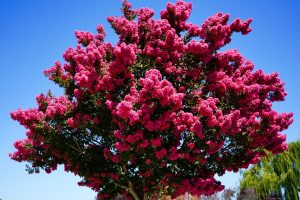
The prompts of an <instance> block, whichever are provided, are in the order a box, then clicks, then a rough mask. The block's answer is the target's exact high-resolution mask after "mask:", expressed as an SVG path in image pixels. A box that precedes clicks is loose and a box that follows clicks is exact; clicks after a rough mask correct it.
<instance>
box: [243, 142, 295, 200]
mask: <svg viewBox="0 0 300 200" xmlns="http://www.w3.org/2000/svg"><path fill="white" fill-rule="evenodd" d="M241 188H242V189H243V188H252V189H254V190H255V192H256V193H257V194H258V195H259V196H260V199H266V197H269V196H271V195H274V194H276V195H277V196H279V197H284V199H287V200H298V199H299V191H300V141H298V142H292V143H290V144H289V147H288V150H287V151H285V152H284V153H282V154H278V155H276V156H273V155H272V154H268V156H267V157H264V158H263V159H262V160H261V161H260V162H259V163H258V164H257V165H255V166H253V167H252V168H251V169H249V170H247V171H245V172H243V179H242V180H241Z"/></svg>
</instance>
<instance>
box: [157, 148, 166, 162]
mask: <svg viewBox="0 0 300 200" xmlns="http://www.w3.org/2000/svg"><path fill="white" fill-rule="evenodd" d="M166 154H167V150H166V149H165V148H162V149H160V150H158V151H156V153H155V156H156V158H157V159H158V160H161V159H163V158H164V157H165V156H166Z"/></svg>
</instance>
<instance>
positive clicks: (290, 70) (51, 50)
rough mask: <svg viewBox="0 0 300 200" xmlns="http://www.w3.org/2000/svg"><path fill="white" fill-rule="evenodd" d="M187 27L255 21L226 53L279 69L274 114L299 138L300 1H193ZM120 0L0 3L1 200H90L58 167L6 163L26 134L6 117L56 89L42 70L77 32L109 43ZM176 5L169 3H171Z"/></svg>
mask: <svg viewBox="0 0 300 200" xmlns="http://www.w3.org/2000/svg"><path fill="white" fill-rule="evenodd" d="M190 1H192V2H193V9H194V10H193V12H192V16H191V18H190V21H192V22H194V23H197V24H201V23H202V22H203V21H204V19H206V18H207V17H208V16H210V15H212V14H213V13H216V12H219V11H222V12H228V13H230V14H231V20H232V19H233V18H235V17H240V18H249V17H252V18H253V19H254V22H253V23H252V28H253V32H252V33H251V34H249V35H248V36H246V37H241V36H239V35H236V36H235V37H234V39H233V42H232V43H231V45H230V46H229V47H232V48H236V49H238V50H239V51H240V52H241V53H242V54H243V55H244V56H245V57H246V58H248V59H251V60H252V61H253V62H254V63H255V65H256V68H257V69H258V68H261V69H263V70H264V71H265V72H268V73H271V72H274V71H278V72H279V74H280V77H281V78H282V79H283V80H284V81H285V82H286V90H287V92H288V93H289V95H288V96H287V98H286V101H285V102H283V103H278V104H276V105H275V108H276V110H278V111H293V112H294V113H295V116H294V120H295V122H294V124H293V125H292V126H291V127H290V129H289V130H288V131H286V132H285V133H286V134H287V138H288V141H293V140H296V139H299V137H300V106H299V102H300V100H299V99H300V89H299V88H300V39H299V36H300V21H299V19H300V12H299V10H300V1H299V0H286V1H282V0H263V1H262V0H252V1H247V0H239V1H237V0H226V1H212V0H190ZM120 2H121V0H110V1H105V0H88V1H83V0H72V1H71V0H64V1H62V0H51V1H50V0H44V1H41V0H1V1H0V40H1V43H0V45H1V47H0V69H1V78H0V85H1V94H0V96H1V100H0V198H3V200H20V199H22V200H53V199H55V200H69V199H70V200H71V199H72V200H92V199H93V197H94V196H95V194H94V192H92V191H90V190H89V189H88V188H83V187H78V186H77V184H76V183H77V181H78V180H79V178H76V177H74V176H73V175H72V174H66V173H64V172H63V171H62V170H61V169H60V170H58V171H57V172H54V173H53V174H50V175H45V174H43V173H41V174H38V175H28V174H27V173H26V172H25V167H24V166H25V164H24V163H17V162H14V161H12V160H10V159H9V157H8V153H10V152H12V151H14V148H13V146H12V144H13V142H14V141H15V140H17V139H22V138H24V136H25V130H24V129H23V128H22V127H20V126H19V125H18V124H17V123H16V122H13V121H12V120H11V119H10V116H9V112H10V111H14V110H16V109H17V108H19V107H21V108H28V107H34V106H35V96H36V95H37V94H39V93H41V92H44V93H46V92H47V91H48V89H51V90H53V92H54V93H55V94H60V93H61V90H60V89H59V88H57V87H56V86H55V85H54V84H53V83H52V82H50V81H48V80H47V79H46V78H44V77H43V74H42V71H43V70H44V69H45V68H48V67H50V66H51V65H52V64H53V63H54V61H56V60H58V59H59V60H61V61H62V59H61V58H62V53H63V52H64V51H65V50H66V48H67V47H69V46H74V45H75V41H76V39H75V38H74V37H73V36H74V34H73V33H74V30H76V29H79V30H85V31H91V32H95V27H96V25H97V24H103V25H104V26H105V28H106V30H107V33H108V37H107V38H106V41H111V42H115V41H116V36H115V35H114V34H113V32H112V30H111V29H110V28H109V25H108V23H107V22H106V17H107V16H109V15H120V5H121V4H120ZM166 2H167V1H166V0H154V1H150V0H148V1H141V0H133V1H132V3H133V5H134V7H135V8H137V7H146V6H147V7H152V8H153V9H154V10H155V11H156V14H159V11H160V10H161V9H163V8H164V7H165V4H166ZM173 2H174V1H173ZM157 16H158V15H156V17H157ZM222 180H223V183H225V185H226V186H227V187H233V186H236V185H237V181H238V175H233V174H229V175H226V176H225V177H224V178H222Z"/></svg>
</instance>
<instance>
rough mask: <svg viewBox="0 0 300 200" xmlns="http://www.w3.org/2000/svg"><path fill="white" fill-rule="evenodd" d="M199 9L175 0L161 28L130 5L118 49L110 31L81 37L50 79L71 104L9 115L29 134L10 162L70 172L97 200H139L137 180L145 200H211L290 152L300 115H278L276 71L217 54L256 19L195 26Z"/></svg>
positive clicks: (232, 53) (119, 22) (61, 100)
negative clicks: (247, 171)
mask: <svg viewBox="0 0 300 200" xmlns="http://www.w3.org/2000/svg"><path fill="white" fill-rule="evenodd" d="M191 10H192V4H191V3H186V2H184V1H182V0H178V1H177V2H176V3H175V4H172V3H168V4H167V8H166V10H163V11H162V12H161V16H160V19H154V18H153V16H154V11H153V10H151V9H149V8H142V9H136V10H134V9H132V6H131V4H130V3H129V2H127V1H125V0H124V1H123V7H122V12H123V14H124V16H123V17H108V21H109V23H111V25H112V28H113V29H114V30H115V32H116V33H117V34H118V36H119V41H118V42H117V43H116V44H115V45H112V44H111V43H107V42H104V36H105V31H104V28H103V26H101V25H98V26H97V28H96V31H97V33H96V34H95V35H94V34H92V33H89V32H82V31H75V36H76V38H77V41H78V45H77V46H76V47H75V48H69V49H67V50H66V52H65V53H64V54H63V58H64V59H65V61H66V62H65V63H64V64H61V63H60V62H56V63H55V65H54V66H53V67H51V68H50V69H47V70H45V71H44V73H45V75H46V76H47V77H48V78H49V79H50V80H52V81H53V82H55V83H57V84H58V85H59V86H60V87H62V88H63V89H64V95H63V96H61V97H55V96H54V95H52V94H51V92H49V93H48V94H47V95H43V94H41V95H38V96H37V98H36V100H37V104H38V106H37V108H31V109H28V110H22V109H19V110H17V111H16V112H12V113H11V117H12V119H14V120H16V121H18V122H20V124H21V125H22V126H24V127H25V128H26V129H28V132H27V135H26V136H27V138H25V139H24V140H20V141H17V142H16V143H15V145H14V146H15V148H16V152H15V153H13V154H11V155H10V156H11V158H12V159H14V160H16V161H19V162H21V161H28V162H29V163H31V165H32V169H33V171H36V172H38V171H39V169H43V170H45V171H46V172H47V173H50V172H51V171H53V170H55V169H56V166H57V165H60V164H62V165H64V166H65V170H66V171H68V172H69V171H70V172H73V173H74V174H76V175H79V176H81V177H82V178H83V181H81V182H80V183H79V185H81V186H87V187H90V188H92V189H93V190H95V191H96V192H98V193H99V194H98V199H113V198H115V195H114V194H122V195H124V197H126V198H127V199H130V198H131V195H132V191H131V189H128V188H127V187H129V186H128V185H129V183H130V184H132V189H134V190H136V191H141V194H142V193H154V192H155V191H157V190H160V189H163V190H164V191H167V192H169V193H168V194H169V195H171V196H172V197H176V196H178V195H182V194H184V193H186V192H190V193H191V194H193V195H211V194H213V193H215V192H217V191H220V190H222V189H223V188H224V186H222V185H221V183H220V182H218V181H216V180H215V179H214V176H215V174H216V173H218V174H219V175H220V174H224V173H225V172H226V171H235V172H236V171H238V170H239V169H240V168H247V167H248V166H249V165H250V164H255V163H257V162H259V160H260V159H261V158H262V157H263V156H265V153H264V150H269V151H270V152H272V153H273V154H277V153H280V152H283V151H284V150H286V148H287V144H286V142H285V140H286V136H285V135H284V134H283V133H282V132H283V131H284V130H285V129H287V128H288V127H289V125H290V124H291V123H292V122H293V119H292V116H293V114H292V113H278V112H276V111H274V110H273V109H272V104H273V102H276V101H284V98H285V96H286V95H287V93H286V92H285V89H284V83H283V82H282V81H281V80H280V78H279V77H278V74H277V73H272V74H266V73H264V72H263V71H262V70H257V71H254V64H253V63H252V62H251V61H249V60H246V59H245V58H244V57H243V56H242V55H241V54H240V53H239V52H238V51H237V50H226V51H220V48H221V47H223V46H224V45H226V44H228V43H229V42H230V41H231V37H232V34H233V33H234V32H241V33H242V34H243V35H245V34H248V33H249V32H250V31H251V28H250V27H249V25H250V23H251V19H248V20H244V21H243V20H240V19H236V20H234V21H233V22H232V23H231V24H228V21H229V14H223V13H217V14H215V15H213V16H212V17H209V18H208V19H207V20H205V22H204V24H203V25H196V24H193V23H190V22H187V20H188V18H189V16H190V14H191ZM136 17H137V19H135V18H136ZM167 186H168V187H167ZM130 187H131V186H130ZM130 191H131V192H130ZM141 198H142V197H141Z"/></svg>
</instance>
